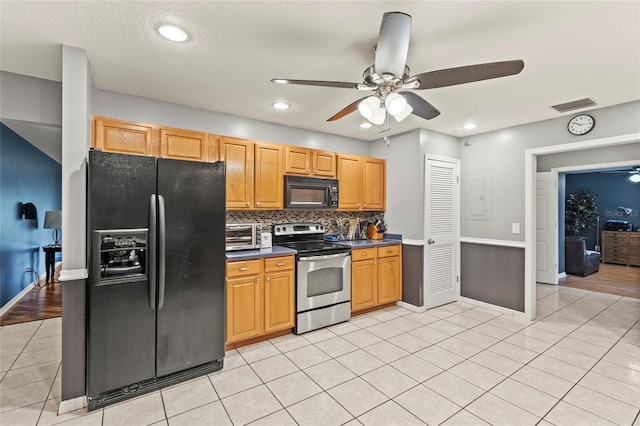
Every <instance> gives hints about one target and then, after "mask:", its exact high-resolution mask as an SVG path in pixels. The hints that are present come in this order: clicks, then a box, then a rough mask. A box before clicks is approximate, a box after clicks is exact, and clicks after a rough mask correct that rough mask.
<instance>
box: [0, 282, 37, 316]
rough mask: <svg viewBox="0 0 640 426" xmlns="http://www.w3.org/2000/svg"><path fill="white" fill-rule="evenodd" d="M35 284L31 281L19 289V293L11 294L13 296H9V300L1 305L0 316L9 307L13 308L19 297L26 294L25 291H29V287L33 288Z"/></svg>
mask: <svg viewBox="0 0 640 426" xmlns="http://www.w3.org/2000/svg"><path fill="white" fill-rule="evenodd" d="M35 286H36V283H35V282H32V283H31V284H28V285H27V286H26V287H25V288H23V289H22V290H21V291H20V293H18V294H16V295H15V296H13V298H11V300H9V301H8V302H7V303H5V305H4V306H3V307H2V309H0V316H2V315H4V314H6V313H7V312H8V311H9V309H11V308H13V305H15V304H16V303H18V302H19V301H20V299H22V298H23V297H24V296H26V295H27V293H29V292H30V291H31V289H32V288H34V287H35Z"/></svg>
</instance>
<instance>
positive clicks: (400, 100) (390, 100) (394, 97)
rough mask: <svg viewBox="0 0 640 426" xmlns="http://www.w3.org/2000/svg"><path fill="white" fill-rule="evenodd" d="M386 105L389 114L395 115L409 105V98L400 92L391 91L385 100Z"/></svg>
mask: <svg viewBox="0 0 640 426" xmlns="http://www.w3.org/2000/svg"><path fill="white" fill-rule="evenodd" d="M384 105H385V106H386V107H387V111H389V114H391V115H393V116H395V115H398V114H400V113H401V112H402V111H404V109H405V108H406V107H407V100H406V99H405V98H404V96H402V95H400V94H398V93H391V94H390V95H389V96H387V98H386V99H385V100H384Z"/></svg>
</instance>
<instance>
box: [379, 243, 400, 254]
mask: <svg viewBox="0 0 640 426" xmlns="http://www.w3.org/2000/svg"><path fill="white" fill-rule="evenodd" d="M398 254H400V247H399V246H397V245H396V246H386V247H378V257H390V256H398Z"/></svg>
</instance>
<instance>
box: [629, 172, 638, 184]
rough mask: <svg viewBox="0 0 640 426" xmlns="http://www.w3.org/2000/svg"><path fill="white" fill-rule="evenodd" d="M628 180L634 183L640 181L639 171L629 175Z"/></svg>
mask: <svg viewBox="0 0 640 426" xmlns="http://www.w3.org/2000/svg"><path fill="white" fill-rule="evenodd" d="M629 180H630V181H631V182H634V183H638V182H640V173H636V174H633V175H631V176H629Z"/></svg>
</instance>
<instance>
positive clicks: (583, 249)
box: [564, 237, 600, 277]
mask: <svg viewBox="0 0 640 426" xmlns="http://www.w3.org/2000/svg"><path fill="white" fill-rule="evenodd" d="M564 247H565V252H564V256H565V270H566V272H567V274H572V275H580V276H581V277H586V276H587V275H591V274H593V273H594V272H598V270H599V269H600V252H597V251H592V250H587V242H586V241H585V239H584V237H567V238H566V239H565V246H564Z"/></svg>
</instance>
